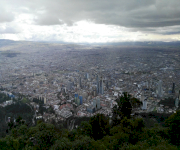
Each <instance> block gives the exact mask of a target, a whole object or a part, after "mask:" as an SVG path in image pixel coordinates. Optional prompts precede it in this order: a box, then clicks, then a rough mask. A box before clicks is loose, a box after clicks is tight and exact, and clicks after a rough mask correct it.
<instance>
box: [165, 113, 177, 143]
mask: <svg viewBox="0 0 180 150" xmlns="http://www.w3.org/2000/svg"><path fill="white" fill-rule="evenodd" d="M165 126H167V127H169V135H170V137H171V142H172V143H173V144H175V145H180V140H179V138H180V110H178V111H177V112H176V113H174V114H173V115H171V116H170V117H169V118H168V119H166V120H165Z"/></svg>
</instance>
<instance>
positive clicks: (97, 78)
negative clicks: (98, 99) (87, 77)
mask: <svg viewBox="0 0 180 150" xmlns="http://www.w3.org/2000/svg"><path fill="white" fill-rule="evenodd" d="M96 83H97V94H98V93H99V76H98V75H97V77H96Z"/></svg>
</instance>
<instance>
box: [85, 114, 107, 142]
mask: <svg viewBox="0 0 180 150" xmlns="http://www.w3.org/2000/svg"><path fill="white" fill-rule="evenodd" d="M89 123H90V124H91V126H92V137H93V138H94V139H95V140H98V139H102V138H103V136H105V135H107V134H109V129H110V126H109V119H108V118H107V117H105V116H104V115H103V114H97V115H96V116H93V117H91V119H90V120H89Z"/></svg>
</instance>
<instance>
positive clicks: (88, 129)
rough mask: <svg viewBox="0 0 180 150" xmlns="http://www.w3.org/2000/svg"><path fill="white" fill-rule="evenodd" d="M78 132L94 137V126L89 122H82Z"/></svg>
mask: <svg viewBox="0 0 180 150" xmlns="http://www.w3.org/2000/svg"><path fill="white" fill-rule="evenodd" d="M78 132H79V134H81V135H86V136H90V137H92V125H91V124H90V123H89V122H87V121H82V122H81V125H80V126H79V127H78Z"/></svg>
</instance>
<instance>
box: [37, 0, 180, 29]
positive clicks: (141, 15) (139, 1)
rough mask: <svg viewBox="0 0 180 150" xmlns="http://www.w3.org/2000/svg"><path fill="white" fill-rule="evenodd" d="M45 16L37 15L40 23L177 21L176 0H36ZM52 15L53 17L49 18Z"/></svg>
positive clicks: (153, 23) (179, 14) (132, 24)
mask: <svg viewBox="0 0 180 150" xmlns="http://www.w3.org/2000/svg"><path fill="white" fill-rule="evenodd" d="M39 4H41V6H44V10H46V12H45V13H44V15H45V16H47V17H46V18H44V17H43V16H41V15H39V14H36V15H37V16H38V19H39V21H37V23H39V24H40V25H43V24H44V25H51V24H53V23H54V24H57V23H61V22H59V19H60V20H62V21H63V22H65V23H67V24H72V23H73V22H76V21H80V20H92V21H94V22H95V23H101V24H111V25H119V26H125V27H129V28H146V27H164V26H174V25H179V24H180V9H179V6H180V1H178V0H171V1H167V0H164V1H163V0H129V1H127V0H126V1H125V0H113V1H102V0H76V1H74V0H66V1H60V0H52V1H45V2H44V3H39ZM52 18H53V21H52V20H51V19H52Z"/></svg>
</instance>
